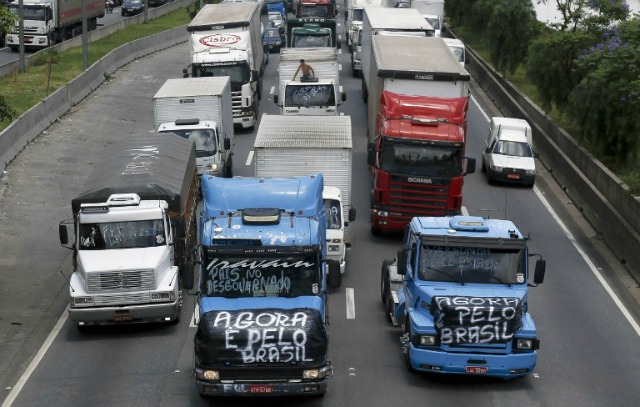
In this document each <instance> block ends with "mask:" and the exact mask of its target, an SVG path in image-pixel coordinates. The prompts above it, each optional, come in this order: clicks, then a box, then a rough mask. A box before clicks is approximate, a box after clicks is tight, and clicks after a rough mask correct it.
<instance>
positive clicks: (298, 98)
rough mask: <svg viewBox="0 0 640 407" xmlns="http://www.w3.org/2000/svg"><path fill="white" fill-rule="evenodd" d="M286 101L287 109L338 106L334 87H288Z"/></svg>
mask: <svg viewBox="0 0 640 407" xmlns="http://www.w3.org/2000/svg"><path fill="white" fill-rule="evenodd" d="M284 99H285V106H287V107H322V106H335V105H336V96H335V91H334V89H333V85H287V87H286V89H285V96H284Z"/></svg>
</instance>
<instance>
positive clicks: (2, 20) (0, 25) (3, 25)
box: [0, 4, 18, 32]
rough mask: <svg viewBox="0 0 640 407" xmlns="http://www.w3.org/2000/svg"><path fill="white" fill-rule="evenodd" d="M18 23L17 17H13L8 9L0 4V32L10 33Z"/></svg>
mask: <svg viewBox="0 0 640 407" xmlns="http://www.w3.org/2000/svg"><path fill="white" fill-rule="evenodd" d="M17 22H18V17H17V16H15V15H13V14H12V13H11V12H10V11H9V9H8V8H7V7H5V6H3V5H1V4H0V32H3V31H4V32H10V31H11V30H12V29H13V27H15V25H16V23H17Z"/></svg>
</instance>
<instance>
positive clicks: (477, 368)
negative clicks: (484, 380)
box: [467, 366, 489, 374]
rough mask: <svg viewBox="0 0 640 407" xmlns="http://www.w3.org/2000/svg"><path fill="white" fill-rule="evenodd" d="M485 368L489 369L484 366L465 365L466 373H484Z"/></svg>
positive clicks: (485, 371)
mask: <svg viewBox="0 0 640 407" xmlns="http://www.w3.org/2000/svg"><path fill="white" fill-rule="evenodd" d="M487 370H489V369H487V368H486V367H484V366H467V373H471V374H485V373H487Z"/></svg>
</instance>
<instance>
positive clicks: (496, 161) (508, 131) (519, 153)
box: [482, 117, 536, 187]
mask: <svg viewBox="0 0 640 407" xmlns="http://www.w3.org/2000/svg"><path fill="white" fill-rule="evenodd" d="M532 142H533V137H532V132H531V126H530V125H529V123H528V122H527V121H526V120H523V119H515V118H507V117H492V118H491V120H490V122H489V131H488V132H487V137H486V138H485V145H484V147H485V148H484V150H483V151H482V171H483V172H486V173H487V177H488V180H489V182H492V181H500V182H507V183H516V184H522V185H525V186H528V187H533V185H534V184H535V176H536V163H535V158H534V153H533V149H532Z"/></svg>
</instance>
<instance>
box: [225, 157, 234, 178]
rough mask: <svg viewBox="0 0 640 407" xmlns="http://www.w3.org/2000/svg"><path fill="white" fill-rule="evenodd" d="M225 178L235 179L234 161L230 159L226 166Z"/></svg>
mask: <svg viewBox="0 0 640 407" xmlns="http://www.w3.org/2000/svg"><path fill="white" fill-rule="evenodd" d="M224 177H225V178H231V177H233V159H232V158H231V157H229V159H228V160H227V163H226V165H225V166H224Z"/></svg>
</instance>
